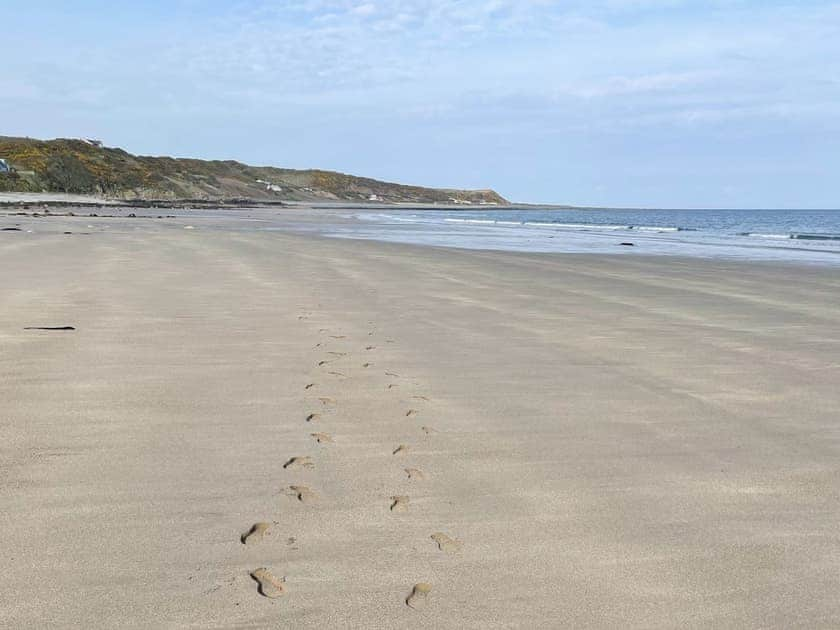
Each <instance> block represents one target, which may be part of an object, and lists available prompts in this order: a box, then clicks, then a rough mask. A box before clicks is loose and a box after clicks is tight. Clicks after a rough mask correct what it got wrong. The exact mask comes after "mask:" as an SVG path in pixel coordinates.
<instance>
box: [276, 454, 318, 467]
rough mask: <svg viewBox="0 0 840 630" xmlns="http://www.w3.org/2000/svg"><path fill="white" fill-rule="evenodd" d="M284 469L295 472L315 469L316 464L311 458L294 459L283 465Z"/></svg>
mask: <svg viewBox="0 0 840 630" xmlns="http://www.w3.org/2000/svg"><path fill="white" fill-rule="evenodd" d="M283 468H286V469H287V470H295V469H298V468H315V462H313V461H312V458H311V457H308V456H304V457H292V458H291V459H290V460H289V461H287V462H286V463H285V464H283Z"/></svg>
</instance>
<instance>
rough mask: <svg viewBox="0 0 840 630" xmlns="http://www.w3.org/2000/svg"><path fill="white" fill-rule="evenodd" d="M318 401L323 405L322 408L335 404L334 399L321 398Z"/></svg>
mask: <svg viewBox="0 0 840 630" xmlns="http://www.w3.org/2000/svg"><path fill="white" fill-rule="evenodd" d="M318 400H319V401H321V404H322V405H324V407H329V406H330V405H334V404H335V399H334V398H327V397H321V398H319V399H318Z"/></svg>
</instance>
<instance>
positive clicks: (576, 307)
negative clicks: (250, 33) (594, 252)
mask: <svg viewBox="0 0 840 630" xmlns="http://www.w3.org/2000/svg"><path fill="white" fill-rule="evenodd" d="M16 223H18V224H20V227H21V230H22V231H9V232H0V284H1V285H2V287H3V291H2V298H0V305H1V306H0V374H2V376H1V377H0V396H2V400H3V405H2V413H0V533H2V539H3V545H2V547H0V564H2V567H3V570H2V571H0V626H2V627H8V628H26V627H39V628H41V627H56V628H59V627H60V628H67V627H80V628H117V627H119V628H269V627H283V628H338V627H343V628H476V629H478V628H482V629H485V628H809V629H815V628H836V627H838V626H840V599H838V597H837V593H838V586H840V527H838V523H840V464H839V463H838V462H840V458H839V457H838V455H840V425H839V424H838V423H839V422H840V416H838V408H840V388H839V387H838V375H840V359H838V357H840V308H838V306H840V301H839V300H840V298H838V296H840V274H838V273H837V270H836V268H835V269H831V268H820V267H805V266H796V265H777V264H759V263H746V262H715V261H709V260H706V261H704V260H689V259H679V258H665V257H660V258H645V257H643V256H639V257H632V258H630V257H617V256H613V257H610V256H587V255H547V254H546V255H541V254H522V253H511V252H507V253H505V252H486V251H465V250H455V249H443V248H431V247H426V248H424V247H418V246H411V245H400V244H387V243H377V242H373V241H357V240H341V239H329V238H324V237H319V236H314V235H313V236H307V235H303V234H291V233H286V232H283V231H275V232H245V231H237V230H233V229H223V228H218V227H216V228H212V229H211V228H205V227H204V226H203V225H202V224H201V223H200V222H195V221H192V222H190V221H188V220H185V219H171V220H162V221H156V220H151V219H143V218H137V219H132V220H127V219H107V220H105V219H96V220H92V219H89V218H82V217H76V218H72V217H64V218H60V217H55V218H50V219H32V218H29V217H10V216H3V217H0V224H2V225H0V226H3V227H5V226H12V225H14V224H16ZM89 224H91V225H93V227H92V228H89V227H88V225H89ZM186 225H191V226H194V227H195V229H190V230H187V229H184V227H185V226H186ZM32 226H35V231H33V232H31V233H30V232H27V231H26V229H29V228H32ZM66 231H69V232H72V234H65V233H64V232H66ZM64 326H72V327H73V328H74V330H38V329H27V328H39V327H46V328H50V327H64ZM258 523H264V524H265V525H262V526H260V527H257V528H256V530H255V533H254V534H252V535H251V536H250V537H246V538H244V540H245V542H247V544H245V542H243V535H246V534H247V533H248V532H249V530H251V528H252V526H254V525H256V524H258ZM260 568H265V569H267V572H264V573H259V574H258V577H259V576H262V579H263V583H262V585H261V590H262V594H261V593H260V592H259V591H258V587H260V584H258V582H257V581H256V580H255V579H254V578H253V577H252V576H251V573H252V572H254V571H256V570H257V569H260ZM265 576H268V577H267V578H266V577H265ZM272 576H273V577H272ZM272 582H274V584H272ZM416 585H420V586H419V587H416ZM423 585H426V586H423ZM427 586H428V587H430V590H429V588H427ZM278 590H282V594H280V593H278V592H276V591H278ZM412 593H414V594H413V595H412ZM265 595H279V596H278V597H266V596H265ZM407 599H408V603H409V604H411V605H407Z"/></svg>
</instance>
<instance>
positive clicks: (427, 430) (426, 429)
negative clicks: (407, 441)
mask: <svg viewBox="0 0 840 630" xmlns="http://www.w3.org/2000/svg"><path fill="white" fill-rule="evenodd" d="M420 430H421V431H422V432H423V433H425V434H426V435H431V434H432V433H437V429H433V428H432V427H420Z"/></svg>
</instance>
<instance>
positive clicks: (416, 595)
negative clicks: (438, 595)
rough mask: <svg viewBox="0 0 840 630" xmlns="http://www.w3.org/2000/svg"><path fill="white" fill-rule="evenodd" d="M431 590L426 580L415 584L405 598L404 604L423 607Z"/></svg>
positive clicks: (415, 607)
mask: <svg viewBox="0 0 840 630" xmlns="http://www.w3.org/2000/svg"><path fill="white" fill-rule="evenodd" d="M431 592H432V585H431V584H427V583H426V582H420V583H419V584H415V585H414V588H412V589H411V594H410V595H409V596H408V597H406V598H405V605H406V606H408V607H409V608H414V609H418V608H423V607H424V606H425V605H426V603H427V602H428V600H429V593H431Z"/></svg>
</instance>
